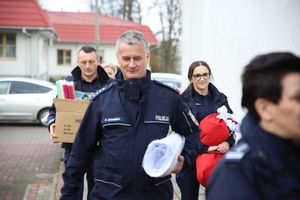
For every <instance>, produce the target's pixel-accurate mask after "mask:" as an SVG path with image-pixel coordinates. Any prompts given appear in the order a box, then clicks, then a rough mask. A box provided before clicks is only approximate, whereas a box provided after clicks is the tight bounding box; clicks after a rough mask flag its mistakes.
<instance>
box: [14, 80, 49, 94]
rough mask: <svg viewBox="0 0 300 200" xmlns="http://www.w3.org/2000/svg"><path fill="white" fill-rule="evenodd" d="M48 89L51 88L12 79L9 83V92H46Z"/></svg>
mask: <svg viewBox="0 0 300 200" xmlns="http://www.w3.org/2000/svg"><path fill="white" fill-rule="evenodd" d="M50 90H51V88H48V87H44V86H41V85H36V84H33V83H25V82H19V81H14V82H12V84H11V88H10V94H30V93H47V92H49V91H50Z"/></svg>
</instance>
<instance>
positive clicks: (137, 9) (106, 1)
mask: <svg viewBox="0 0 300 200" xmlns="http://www.w3.org/2000/svg"><path fill="white" fill-rule="evenodd" d="M140 1H141V0H100V12H101V14H104V15H109V16H113V17H119V18H122V19H127V20H129V21H134V22H139V23H140V22H141V21H142V16H141V12H142V10H141V3H140ZM93 5H95V3H92V6H91V7H93Z"/></svg>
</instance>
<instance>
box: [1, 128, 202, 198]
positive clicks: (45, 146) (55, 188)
mask: <svg viewBox="0 0 300 200" xmlns="http://www.w3.org/2000/svg"><path fill="white" fill-rule="evenodd" d="M0 152H1V153H0V199H1V200H59V197H60V189H61V187H62V185H63V180H62V172H63V170H64V169H63V162H60V158H61V156H62V149H61V148H60V144H52V143H51V142H50V141H49V134H48V131H47V128H44V127H40V126H36V125H26V124H23V125H22V124H21V125H17V124H8V125H7V124H0ZM172 181H173V185H174V200H180V192H179V189H178V187H177V184H176V182H175V180H174V177H173V179H172ZM204 199H205V198H204V191H203V189H201V190H200V192H199V200H204Z"/></svg>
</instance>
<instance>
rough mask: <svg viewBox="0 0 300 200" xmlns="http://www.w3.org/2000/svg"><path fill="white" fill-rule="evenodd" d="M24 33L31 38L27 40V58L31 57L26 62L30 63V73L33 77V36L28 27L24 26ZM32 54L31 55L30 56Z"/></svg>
mask: <svg viewBox="0 0 300 200" xmlns="http://www.w3.org/2000/svg"><path fill="white" fill-rule="evenodd" d="M22 33H23V34H24V35H26V36H27V37H28V38H29V39H28V40H27V48H28V49H27V51H26V52H27V56H26V57H27V58H30V59H29V61H27V62H26V64H28V65H27V66H28V67H29V73H30V78H33V76H34V74H33V68H32V59H33V58H32V56H33V55H32V54H30V52H31V48H32V45H31V38H32V34H30V33H28V32H27V30H26V28H22ZM29 56H30V57H29Z"/></svg>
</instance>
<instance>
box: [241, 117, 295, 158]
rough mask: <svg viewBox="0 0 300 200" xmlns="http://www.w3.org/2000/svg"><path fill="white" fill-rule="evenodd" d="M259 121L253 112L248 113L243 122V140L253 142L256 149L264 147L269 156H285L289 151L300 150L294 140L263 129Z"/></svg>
mask: <svg viewBox="0 0 300 200" xmlns="http://www.w3.org/2000/svg"><path fill="white" fill-rule="evenodd" d="M258 124H259V122H258V121H256V120H255V119H254V118H253V117H252V115H251V114H249V113H247V114H246V116H245V117H244V119H243V121H242V123H241V132H242V135H243V140H244V141H246V142H247V143H249V144H251V147H253V148H254V149H255V150H260V149H264V152H267V155H266V156H267V157H269V156H270V155H274V151H276V153H275V154H276V155H277V156H279V157H281V158H285V157H287V156H288V155H286V153H287V152H291V153H292V152H293V153H295V152H299V151H300V147H299V146H297V145H296V144H295V143H294V142H293V141H292V140H287V139H282V138H279V137H277V136H276V135H274V134H272V133H270V132H268V131H265V130H263V129H262V128H260V126H258Z"/></svg>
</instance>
